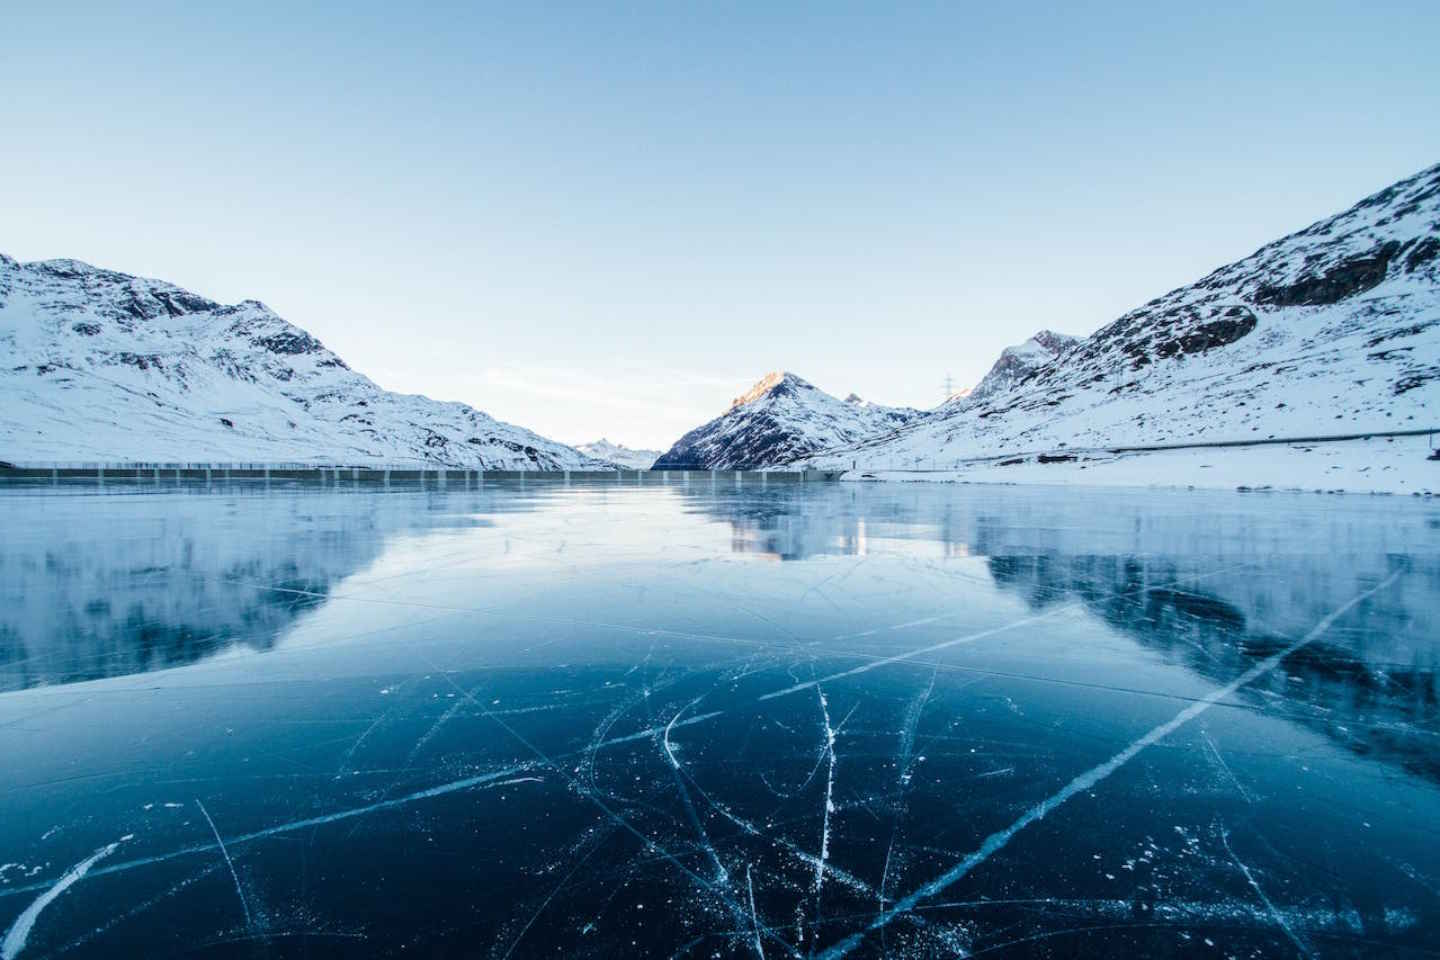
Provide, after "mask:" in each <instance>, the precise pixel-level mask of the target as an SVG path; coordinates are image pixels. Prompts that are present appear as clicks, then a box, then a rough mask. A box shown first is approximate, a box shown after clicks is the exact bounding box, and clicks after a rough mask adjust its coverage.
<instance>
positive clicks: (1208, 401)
mask: <svg viewBox="0 0 1440 960" xmlns="http://www.w3.org/2000/svg"><path fill="white" fill-rule="evenodd" d="M1042 336H1046V337H1048V336H1050V335H1048V334H1042ZM1031 344H1033V345H1034V346H1033V347H1032V346H1031ZM1031 344H1027V345H1026V346H1025V347H1023V348H1020V349H1021V350H1022V351H1023V352H1025V353H1027V354H1030V355H1031V356H1032V359H1038V360H1040V361H1042V362H1039V363H1038V364H1034V365H1030V366H1028V367H1026V366H1021V367H1020V368H1018V369H1016V370H1014V371H1009V372H1004V371H1001V367H1002V366H1003V365H1005V364H1006V363H1007V358H1006V357H1002V358H1001V362H1000V363H999V364H997V365H996V370H993V371H992V372H991V376H990V377H987V378H986V380H987V381H991V377H994V378H995V379H994V380H993V381H992V382H991V383H989V384H988V385H987V384H982V388H983V389H981V388H977V389H976V390H975V391H973V392H972V393H971V394H970V396H969V397H967V398H965V399H963V400H957V401H952V402H949V403H946V404H944V405H942V406H941V407H939V408H937V409H936V410H935V411H934V412H932V413H931V414H929V415H927V416H924V417H917V418H914V419H912V420H911V421H910V422H909V423H906V424H904V425H902V426H901V427H900V428H899V429H898V430H896V431H892V432H890V433H888V434H881V433H880V432H879V431H877V435H875V436H872V437H869V438H866V439H865V440H864V441H861V442H860V443H858V444H852V445H850V446H849V447H848V448H843V449H842V448H837V449H834V450H830V451H827V452H826V453H824V454H821V455H819V456H816V457H814V458H811V459H810V460H809V461H807V462H808V463H809V464H811V465H816V466H821V467H825V466H829V467H842V466H848V465H849V464H850V463H852V462H857V461H858V462H859V463H860V464H861V465H862V466H863V465H864V464H865V463H867V462H868V463H886V462H892V463H910V462H916V463H921V464H925V463H945V462H947V461H949V460H952V459H960V458H964V457H982V456H1003V455H1010V454H1014V453H1017V452H1021V451H1036V450H1056V449H1063V448H1067V447H1069V448H1076V447H1103V446H1108V445H1147V444H1151V445H1153V444H1177V443H1214V442H1232V441H1249V440H1262V439H1268V438H1286V437H1296V438H1301V437H1309V436H1324V435H1341V434H1356V433H1365V432H1370V431H1374V432H1380V431H1399V430H1405V429H1407V428H1410V429H1415V428H1424V427H1430V426H1433V425H1435V422H1436V420H1440V415H1437V410H1440V165H1436V166H1433V167H1430V168H1428V169H1426V170H1423V171H1421V172H1420V173H1418V174H1416V175H1415V176H1413V177H1409V178H1407V179H1405V180H1402V181H1400V182H1398V183H1396V184H1394V185H1392V186H1389V187H1386V188H1385V189H1384V190H1381V191H1380V192H1379V193H1376V194H1374V195H1372V196H1370V197H1367V198H1365V199H1364V200H1362V201H1360V202H1359V203H1358V204H1356V205H1355V206H1353V207H1351V208H1350V209H1349V210H1346V211H1344V212H1343V213H1339V214H1337V215H1335V216H1333V217H1329V218H1327V219H1325V220H1322V221H1320V222H1318V223H1315V224H1313V225H1311V226H1309V227H1307V228H1305V229H1304V230H1301V231H1299V232H1298V233H1294V234H1291V235H1290V236H1287V237H1284V238H1282V239H1280V240H1276V241H1275V242H1273V243H1270V244H1267V245H1266V246H1264V247H1262V248H1260V249H1259V250H1258V251H1256V252H1255V253H1254V254H1252V255H1250V256H1249V257H1246V258H1245V259H1243V260H1240V261H1237V262H1235V263H1232V264H1229V265H1228V266H1224V267H1221V268H1220V269H1218V270H1216V271H1214V272H1213V273H1211V274H1209V275H1208V276H1206V277H1203V278H1202V279H1200V280H1198V281H1196V282H1195V283H1193V284H1191V285H1190V286H1187V287H1181V288H1179V289H1177V290H1172V291H1171V292H1169V293H1167V294H1165V295H1164V296H1162V297H1157V298H1156V299H1154V300H1151V301H1150V302H1149V303H1147V304H1145V305H1144V306H1142V307H1139V308H1137V309H1135V310H1132V311H1130V312H1129V313H1127V314H1125V315H1124V316H1122V317H1120V318H1119V319H1118V320H1116V321H1114V322H1113V323H1111V324H1109V325H1107V326H1106V327H1104V328H1102V329H1101V330H1099V331H1098V332H1096V333H1095V334H1094V335H1092V336H1090V337H1087V338H1085V339H1083V340H1080V341H1079V342H1071V341H1069V338H1057V339H1055V340H1052V341H1050V342H1049V343H1043V342H1041V341H1040V340H1039V338H1037V339H1036V340H1035V341H1031ZM1006 354H1007V355H1010V354H1011V351H1006ZM1045 354H1049V356H1048V357H1047V356H1045ZM1011 359H1019V358H1018V356H1016V357H1012V358H1011ZM997 371H999V372H1001V373H1002V374H1003V375H1000V376H997Z"/></svg>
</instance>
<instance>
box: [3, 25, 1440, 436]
mask: <svg viewBox="0 0 1440 960" xmlns="http://www.w3.org/2000/svg"><path fill="white" fill-rule="evenodd" d="M5 29H6V34H7V38H6V48H5V49H6V52H5V55H4V56H3V57H0V82H3V83H4V86H5V89H7V90H8V91H10V92H11V101H10V103H9V104H8V109H7V112H6V119H5V127H4V129H5V133H4V144H5V149H3V150H0V211H3V213H0V225H3V230H0V253H6V254H9V255H10V256H13V257H16V258H17V259H20V260H38V259H50V258H59V257H72V258H75V259H78V260H84V261H86V262H89V263H93V264H96V265H97V266H103V267H107V268H111V269H116V270H121V271H125V272H128V273H135V274H139V275H143V276H151V277H158V278H160V279H164V280H167V281H170V282H172V283H176V284H179V285H180V286H183V287H186V288H188V289H191V290H194V291H195V292H197V293H200V294H203V295H205V296H208V297H211V298H213V299H217V300H221V301H224V302H235V301H238V300H242V299H247V298H253V299H258V300H261V301H263V302H265V303H266V304H268V305H269V306H270V307H272V308H273V309H274V310H275V311H276V312H277V313H279V314H280V315H281V316H283V317H285V318H286V319H287V320H289V321H291V322H292V323H295V324H296V325H298V326H300V327H303V328H305V329H306V330H308V331H310V332H311V333H312V334H314V335H315V336H317V337H318V338H319V339H321V340H322V341H324V343H325V344H326V345H327V346H329V347H330V348H331V349H333V350H335V351H336V352H337V353H338V354H339V355H340V356H342V357H343V358H344V359H345V360H346V362H347V363H349V364H350V365H351V366H352V367H353V368H355V369H356V370H358V371H360V372H362V373H364V374H366V375H368V376H370V377H371V378H372V379H374V380H375V381H376V382H377V383H379V384H380V385H381V386H383V387H385V388H387V389H391V390H397V391H401V392H406V393H424V394H427V395H429V396H432V397H434V398H436V399H441V400H461V401H464V402H466V403H469V404H471V405H473V406H475V407H477V408H479V409H481V410H484V411H486V412H487V413H489V414H491V415H492V416H495V417H497V418H498V419H501V420H505V421H508V422H511V423H515V424H519V425H521V426H524V427H527V428H529V429H532V430H535V431H537V432H539V433H541V434H543V435H545V436H548V437H552V438H554V439H557V440H560V441H563V442H567V443H582V442H588V441H593V440H597V439H599V438H601V437H602V436H603V437H606V438H608V439H609V440H611V441H612V442H616V443H622V444H625V445H627V446H631V447H650V448H657V449H664V448H666V447H668V446H669V445H670V444H671V443H672V442H673V441H674V440H676V439H677V438H678V437H679V436H680V435H681V434H682V433H684V432H685V431H686V430H688V429H690V428H692V427H695V426H697V425H699V424H700V423H702V422H704V421H705V420H708V419H710V418H712V417H714V416H716V415H718V414H720V413H721V412H722V411H723V410H724V409H725V407H726V406H727V405H728V403H729V402H730V400H731V399H732V398H733V397H735V396H737V395H739V394H740V393H743V392H744V391H745V390H746V389H748V388H749V386H750V385H751V384H753V383H754V382H755V381H756V380H758V379H759V378H760V377H761V376H763V375H764V374H765V373H767V372H769V371H771V370H776V369H785V370H790V371H792V372H794V373H796V374H798V375H800V376H802V377H804V378H806V379H807V380H810V381H811V382H813V383H814V384H815V385H816V386H818V387H820V388H821V389H824V390H826V391H828V392H830V393H833V394H835V395H836V396H841V397H843V396H845V395H846V394H848V393H850V392H852V391H853V392H856V393H858V394H860V395H861V396H863V397H865V398H866V399H869V400H873V401H876V402H879V403H888V404H903V405H909V406H916V407H922V408H925V407H932V406H934V405H935V404H936V403H938V402H939V401H940V400H941V398H942V383H943V381H944V379H945V377H946V375H947V374H949V375H951V376H953V377H954V380H955V384H956V387H957V388H959V387H964V386H969V385H972V384H973V383H974V382H975V381H977V380H978V379H979V378H980V377H981V376H982V375H983V374H984V373H985V371H986V370H987V369H988V368H989V366H990V364H991V363H993V362H994V360H995V359H996V357H997V356H998V355H999V353H1000V351H1001V349H1003V348H1004V347H1005V346H1008V345H1010V344H1014V343H1018V342H1021V341H1023V340H1024V339H1026V338H1027V337H1029V336H1030V335H1031V334H1033V333H1034V332H1036V331H1037V330H1039V329H1042V328H1049V329H1054V330H1057V331H1060V332H1064V333H1071V334H1089V333H1092V332H1094V331H1095V330H1096V329H1098V328H1099V327H1101V326H1103V325H1104V324H1106V323H1108V322H1109V321H1111V320H1113V319H1115V318H1116V317H1118V316H1120V315H1121V314H1122V313H1124V312H1125V311H1127V310H1129V309H1131V308H1133V307H1136V306H1139V305H1140V304H1142V303H1144V302H1145V301H1147V300H1150V299H1151V298H1153V297H1155V296H1158V295H1160V294H1163V293H1165V292H1166V291H1168V290H1170V289H1172V288H1174V287H1177V286H1181V285H1184V284H1187V283H1190V282H1192V281H1194V280H1196V279H1198V278H1200V277H1201V276H1203V275H1204V274H1206V273H1208V272H1209V271H1210V270H1212V269H1213V268H1215V267H1218V266H1220V265H1222V264H1224V263H1227V262H1229V261H1232V260H1235V259H1238V258H1240V257H1243V256H1246V255H1247V254H1249V253H1251V252H1252V251H1254V250H1255V249H1256V248H1257V247H1259V246H1261V245H1262V244H1264V243H1267V242H1269V241H1270V240H1273V239H1276V238H1278V237H1280V236H1282V235H1284V234H1286V233H1289V232H1292V231H1294V230H1297V229H1300V228H1303V227H1305V226H1306V225H1308V224H1310V223H1312V222H1314V221H1315V220H1318V219H1320V218H1322V217H1325V216H1328V215H1329V214H1331V213H1334V212H1336V211H1338V210H1340V209H1343V208H1344V207H1346V206H1348V205H1350V204H1352V203H1354V202H1355V201H1357V200H1359V199H1360V198H1361V197H1363V196H1365V195H1366V194H1369V193H1371V192H1373V191H1375V190H1378V189H1380V188H1382V187H1384V186H1386V185H1388V184H1389V183H1391V182H1393V181H1395V180H1397V179H1400V178H1401V177H1405V176H1408V175H1410V174H1412V173H1415V172H1416V171H1418V170H1420V169H1422V168H1424V167H1426V166H1428V165H1430V164H1432V163H1434V162H1436V161H1437V160H1440V124H1436V123H1434V122H1433V118H1434V116H1435V113H1436V106H1437V90H1440V67H1437V65H1436V63H1437V58H1435V56H1434V52H1433V49H1432V47H1433V43H1434V38H1435V36H1437V35H1440V12H1437V8H1436V7H1435V6H1434V5H1433V4H1420V3H1413V4H1412V3H1383V4H1380V5H1378V6H1376V5H1372V6H1370V7H1366V8H1363V9H1361V8H1357V7H1354V6H1353V5H1338V4H1335V5H1323V4H1315V3H1277V4H1269V5H1264V8H1263V9H1256V8H1255V7H1254V6H1253V5H1241V4H1234V5H1228V4H1227V5H1219V6H1216V5H1207V6H1204V7H1198V6H1197V7H1195V8H1194V9H1190V10H1178V11H1166V10H1156V9H1154V8H1153V6H1151V5H1145V4H1138V3H1133V4H1132V3H1126V4H1113V5H1110V6H1109V7H1107V8H1105V9H1088V8H1087V9H1083V10H1082V9H1074V10H1070V9H1054V10H1044V11H1041V10H1038V9H1037V10H1035V11H1029V10H1024V9H993V8H991V7H981V8H974V9H967V8H966V7H965V6H963V5H947V4H940V5H929V4H921V5H906V6H904V7H903V8H890V7H888V6H882V5H876V6H874V7H841V6H838V5H832V4H816V5H810V4H798V5H786V6H785V7H784V8H783V9H782V8H777V7H775V6H773V5H768V4H751V3H740V4H735V5H727V6H725V7H723V8H721V7H716V8H714V9H702V8H699V7H692V6H688V5H675V6H658V7H655V8H646V9H630V8H624V9H622V8H614V9H609V10H606V9H602V8H601V5H598V4H576V5H556V6H549V5H547V6H546V7H545V8H544V9H543V10H542V9H539V8H534V9H530V8H521V9H516V8H514V7H510V6H501V5H495V6H483V5H482V6H478V7H477V6H466V7H457V8H453V9H451V8H432V9H430V10H425V11H401V10H399V9H398V8H395V7H393V6H392V5H370V4H365V3H361V4H347V5H343V6H342V5H334V6H332V5H328V4H318V5H313V6H310V7H307V8H305V9H303V10H299V11H297V10H294V9H291V7H289V6H288V5H270V4H264V3H261V4H251V5H245V6H244V7H243V8H234V9H215V10H203V9H199V8H196V7H193V6H189V5H182V4H143V5H140V7H139V8H138V9H137V8H134V7H125V8H116V7H113V6H111V5H104V4H94V5H90V4H86V3H79V4H70V5H65V7H64V8H63V9H58V8H57V9H51V8H48V7H47V6H46V5H30V6H27V7H23V8H16V9H14V10H10V11H7V13H6V18H5Z"/></svg>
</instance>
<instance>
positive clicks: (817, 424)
mask: <svg viewBox="0 0 1440 960" xmlns="http://www.w3.org/2000/svg"><path fill="white" fill-rule="evenodd" d="M918 416H920V411H918V410H913V409H910V408H909V407H882V406H879V405H877V404H871V403H867V402H865V401H864V400H861V399H860V398H859V397H858V396H856V395H855V394H851V395H850V397H849V398H848V399H845V400H839V399H836V398H835V397H832V396H830V394H828V393H825V392H824V391H823V390H819V389H817V388H816V387H815V386H813V385H812V384H810V383H808V382H806V381H805V380H802V379H800V378H799V377H797V376H795V374H793V373H782V372H776V373H771V374H768V375H767V376H765V377H764V378H762V379H761V380H760V381H759V382H758V383H756V384H755V386H753V387H751V388H750V390H749V391H747V392H746V393H744V394H742V395H741V396H739V397H736V398H735V400H734V402H732V403H731V405H730V409H729V410H727V411H725V413H724V414H722V415H721V416H719V417H716V418H715V419H714V420H711V421H710V422H709V423H707V424H704V425H703V426H700V427H696V428H695V429H694V430H691V431H690V432H689V433H687V434H685V436H683V437H681V438H680V439H679V440H678V441H677V442H676V443H675V445H674V446H673V447H671V448H670V449H669V450H668V451H667V452H666V453H665V455H664V456H662V457H661V458H660V459H659V460H657V461H655V469H657V470H658V469H689V470H710V469H720V470H753V469H757V468H760V467H773V466H783V465H785V464H788V463H793V462H795V461H796V460H798V459H800V458H801V457H805V456H808V455H811V454H814V453H816V452H818V451H821V450H827V449H830V448H833V447H837V446H840V445H844V444H852V443H856V442H857V441H859V440H862V439H864V438H866V437H872V436H875V435H877V434H882V433H891V432H893V431H894V430H895V429H896V428H897V427H900V426H902V425H904V424H906V423H909V422H910V421H911V420H913V419H914V418H916V417H918Z"/></svg>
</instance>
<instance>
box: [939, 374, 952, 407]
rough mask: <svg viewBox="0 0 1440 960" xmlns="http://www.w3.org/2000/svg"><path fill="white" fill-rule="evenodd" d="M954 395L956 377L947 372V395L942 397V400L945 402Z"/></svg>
mask: <svg viewBox="0 0 1440 960" xmlns="http://www.w3.org/2000/svg"><path fill="white" fill-rule="evenodd" d="M953 396H955V378H954V377H952V376H950V374H948V373H947V374H945V396H944V397H943V398H942V399H941V401H940V402H941V403H944V402H945V401H946V400H949V399H950V398H951V397H953Z"/></svg>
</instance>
